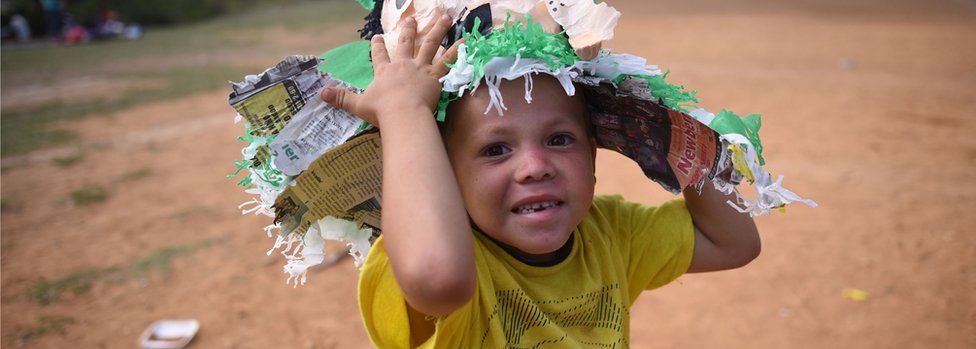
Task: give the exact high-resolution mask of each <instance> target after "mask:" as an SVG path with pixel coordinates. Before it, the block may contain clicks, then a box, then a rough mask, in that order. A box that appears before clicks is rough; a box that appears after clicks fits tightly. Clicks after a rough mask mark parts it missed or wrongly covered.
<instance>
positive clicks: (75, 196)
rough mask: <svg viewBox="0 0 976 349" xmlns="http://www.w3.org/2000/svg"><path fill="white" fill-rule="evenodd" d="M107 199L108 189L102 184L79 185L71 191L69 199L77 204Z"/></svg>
mask: <svg viewBox="0 0 976 349" xmlns="http://www.w3.org/2000/svg"><path fill="white" fill-rule="evenodd" d="M106 199H108V189H105V187H102V186H97V185H96V186H90V187H81V188H78V189H75V190H74V191H72V192H71V201H74V203H75V204H78V205H88V204H93V203H96V202H102V201H105V200H106Z"/></svg>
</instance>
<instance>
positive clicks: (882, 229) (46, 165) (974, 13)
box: [0, 0, 976, 348]
mask: <svg viewBox="0 0 976 349" xmlns="http://www.w3.org/2000/svg"><path fill="white" fill-rule="evenodd" d="M611 4H613V5H614V6H616V7H618V8H619V9H620V10H621V12H623V13H624V16H623V18H622V20H621V22H620V25H619V26H618V29H617V37H616V39H614V40H613V41H612V42H611V44H610V46H611V47H613V49H615V50H616V51H618V52H628V53H634V54H638V55H641V56H644V57H646V58H647V59H648V61H649V62H650V63H652V64H659V65H661V66H662V67H663V68H666V69H671V71H672V74H671V75H670V78H671V80H672V81H677V82H681V83H685V84H686V85H687V86H689V87H693V88H695V89H697V90H698V91H699V96H700V97H701V98H702V100H703V105H704V106H706V107H707V108H709V109H710V110H713V111H718V110H720V109H721V108H728V109H731V110H735V111H737V112H739V113H741V114H747V113H762V114H763V121H764V125H763V128H762V135H763V138H764V143H765V146H766V151H765V154H764V155H765V157H766V159H767V161H768V170H770V171H771V172H772V173H773V174H774V175H775V174H782V175H784V176H785V178H786V179H785V182H784V183H785V185H786V186H787V187H788V188H790V189H792V190H794V191H795V192H797V193H799V194H801V195H803V196H805V197H808V198H811V199H813V200H815V201H817V203H819V204H820V207H818V208H815V209H814V208H809V207H806V206H800V205H796V206H791V207H790V208H789V209H788V212H787V213H786V214H773V215H771V216H766V217H762V218H759V219H758V220H757V223H758V225H759V227H760V230H761V233H762V235H763V253H762V255H761V256H760V257H759V258H758V259H757V260H756V261H754V262H753V263H752V264H750V265H748V266H747V267H745V268H742V269H739V270H734V271H728V272H722V273H714V274H696V275H686V276H683V277H682V278H680V279H679V280H678V281H677V282H675V283H673V284H671V285H668V286H666V287H664V288H662V289H659V290H656V291H653V292H649V293H646V294H645V295H643V296H642V299H640V300H639V301H638V302H637V303H636V305H635V307H634V309H633V311H632V313H633V316H632V318H631V327H632V341H631V344H632V346H633V347H635V348H649V347H658V348H674V347H687V348H705V347H718V348H828V347H839V348H974V347H976V269H974V268H976V234H974V228H976V218H974V215H973V213H972V212H973V211H976V204H974V203H976V184H974V180H976V175H974V174H973V173H974V171H976V137H973V136H972V134H974V133H976V118H974V117H973V116H974V115H976V40H974V39H973V38H974V37H976V3H974V2H973V1H968V0H958V1H948V0H944V1H928V2H920V1H908V0H901V1H884V2H882V1H880V0H879V1H863V2H851V1H794V2H790V3H788V4H787V3H784V2H781V1H773V0H754V1H743V2H728V3H726V2H722V1H717V0H713V1H681V2H679V1H670V2H662V3H661V4H657V5H655V6H649V5H647V4H646V2H644V1H637V0H630V1H624V0H618V1H611ZM307 45H308V47H310V49H309V51H307V52H305V53H317V52H320V51H322V50H320V49H316V47H318V46H317V44H316V43H315V42H308V43H307ZM323 49H324V48H323ZM288 53H296V52H280V55H277V56H283V55H285V54H288ZM274 63H275V61H270V60H269V61H268V62H267V65H269V66H270V65H272V64H274ZM4 88H5V89H6V88H11V87H9V86H4ZM3 103H8V101H6V100H4V101H3ZM233 115H234V114H233V112H232V110H231V109H230V107H229V106H227V104H226V91H215V92H211V93H205V94H199V95H194V96H190V97H187V98H183V99H179V100H173V101H168V102H164V103H156V104H149V105H142V106H138V107H135V108H132V109H129V110H124V111H121V112H118V113H115V114H113V115H110V116H108V117H104V118H89V119H85V120H81V121H76V122H71V123H70V124H64V125H62V126H64V127H70V128H74V129H77V130H79V132H80V134H81V139H82V140H83V141H85V142H87V143H88V144H90V145H93V146H92V147H90V149H91V150H89V151H88V152H87V153H86V154H85V156H84V158H83V159H81V160H80V161H81V163H80V164H79V165H75V166H72V167H63V166H58V165H55V164H52V163H51V161H50V159H52V158H54V157H58V156H64V155H65V154H70V153H71V152H72V149H73V148H59V149H58V148H56V149H46V150H40V151H36V152H34V153H31V154H27V155H19V156H11V157H6V158H4V159H2V161H3V164H4V170H3V172H2V191H3V197H4V198H5V200H6V198H11V201H12V203H11V204H9V207H5V208H4V211H3V213H2V235H0V237H2V246H0V248H2V255H0V263H2V274H0V279H2V296H0V302H2V310H0V312H2V342H0V344H2V346H3V347H20V346H22V347H25V348H65V347H78V348H125V347H133V346H136V340H137V338H138V337H139V334H140V332H141V331H142V330H143V329H144V328H145V327H146V326H148V325H149V324H150V323H151V322H152V321H154V320H158V319H169V318H177V319H179V318H195V319H197V320H199V321H200V323H201V329H200V332H199V334H198V336H197V338H196V339H194V342H193V344H192V347H194V348H267V347H287V348H365V347H369V341H368V339H367V337H366V335H365V332H364V330H363V328H362V325H361V323H360V320H359V317H358V310H357V306H356V297H355V292H356V280H357V270H356V268H355V267H354V266H353V263H352V261H351V259H348V258H347V259H345V260H343V261H342V262H340V263H339V264H337V265H335V266H333V267H331V268H325V269H321V270H318V271H315V272H313V273H311V275H310V280H309V283H308V284H307V285H306V286H304V287H299V288H292V287H290V286H286V285H285V281H284V280H285V275H284V274H282V271H281V265H282V264H283V261H282V259H281V258H280V256H272V257H266V256H265V252H266V251H267V250H268V249H269V248H270V247H271V243H272V241H273V240H272V239H269V238H268V237H266V236H265V235H264V234H263V232H262V231H261V227H263V226H264V225H266V224H267V223H268V222H269V219H268V218H266V217H259V216H246V217H242V216H241V215H240V212H239V211H238V210H237V208H236V207H237V204H239V203H240V202H243V201H245V199H246V195H245V194H244V193H242V191H241V190H240V188H238V187H236V186H235V185H234V181H231V180H228V179H226V178H225V177H224V176H225V175H226V174H227V173H228V172H229V171H231V169H232V165H231V161H232V160H234V159H237V158H238V157H239V154H240V153H239V152H240V148H241V146H242V143H239V142H237V141H235V137H236V136H237V135H239V134H240V133H242V128H243V127H242V126H241V125H234V124H233V123H232V120H233ZM133 173H143V174H144V175H142V176H135V175H133ZM597 176H598V184H597V192H598V193H622V194H624V196H625V197H627V198H628V199H631V200H636V201H641V202H645V203H656V202H660V201H662V200H665V199H667V198H668V197H670V195H669V194H667V193H666V192H664V191H663V190H661V189H660V187H659V186H657V185H656V184H653V183H651V182H649V181H648V180H647V179H646V178H644V177H643V176H642V175H641V173H640V171H639V169H638V168H637V166H636V165H635V164H633V163H631V162H630V161H629V160H627V159H625V158H623V157H621V156H619V155H616V154H611V153H607V152H603V153H602V154H600V155H599V159H598V174H597ZM95 185H99V186H104V187H106V188H107V189H108V193H109V197H108V199H107V200H106V201H104V202H101V203H95V204H89V205H77V204H74V203H73V202H72V201H71V200H70V199H69V193H70V192H71V191H72V190H75V189H77V188H79V187H83V186H95ZM201 241H212V242H213V243H212V244H211V245H209V247H204V248H199V249H197V250H194V251H190V252H187V253H184V254H181V255H179V256H177V257H174V258H173V259H172V263H171V265H170V267H171V269H170V271H169V272H158V273H153V274H151V275H150V276H148V277H139V278H134V279H126V280H122V281H114V282H113V281H107V280H100V281H97V282H94V283H93V284H92V287H91V289H90V290H89V291H88V292H87V293H83V294H80V295H77V296H76V295H72V294H70V293H68V294H66V295H65V296H63V297H62V298H61V299H60V300H58V301H56V302H53V303H51V304H48V305H41V304H39V303H38V302H37V301H35V300H32V299H31V298H30V297H29V296H28V295H29V294H30V292H31V289H32V287H33V286H34V285H35V284H36V283H37V282H38V281H39V280H41V279H42V278H43V279H45V280H55V279H58V278H62V277H64V276H66V275H69V274H71V273H73V272H78V271H82V270H86V269H92V268H96V269H97V268H108V267H112V266H120V265H123V266H124V265H129V263H131V262H132V261H133V260H136V259H138V258H140V257H143V256H145V255H146V254H147V253H149V252H150V251H158V250H159V249H161V248H165V247H167V246H174V245H180V246H189V245H194V244H198V243H200V242H201ZM845 289H859V290H863V291H866V292H867V298H866V299H864V300H863V301H855V300H852V299H850V298H848V297H845V293H844V292H845ZM44 319H48V320H44ZM50 319H69V320H67V321H62V322H60V325H52V323H51V322H52V320H50ZM45 321H46V322H45ZM54 322H57V321H54ZM42 327H44V328H49V331H48V333H46V334H37V333H35V335H33V336H25V334H26V333H30V331H32V330H35V331H36V330H37V329H39V328H42ZM52 328H53V329H52ZM58 329H61V330H63V333H62V334H59V333H57V332H58V331H57V330H58Z"/></svg>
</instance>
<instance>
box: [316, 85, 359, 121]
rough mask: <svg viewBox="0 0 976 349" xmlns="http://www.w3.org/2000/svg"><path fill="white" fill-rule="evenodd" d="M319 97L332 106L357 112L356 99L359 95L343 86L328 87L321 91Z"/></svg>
mask: <svg viewBox="0 0 976 349" xmlns="http://www.w3.org/2000/svg"><path fill="white" fill-rule="evenodd" d="M319 97H320V98H322V100H323V101H325V102H326V103H329V104H331V105H332V106H334V107H336V108H339V109H342V110H346V111H348V112H350V113H353V114H356V111H355V110H353V109H354V108H355V107H356V100H357V99H358V98H359V97H360V96H359V95H357V94H355V93H352V92H350V91H348V90H344V89H341V88H333V87H326V88H323V89H322V91H320V92H319Z"/></svg>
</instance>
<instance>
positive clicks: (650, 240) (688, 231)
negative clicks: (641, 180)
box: [600, 196, 695, 302]
mask: <svg viewBox="0 0 976 349" xmlns="http://www.w3.org/2000/svg"><path fill="white" fill-rule="evenodd" d="M600 201H603V202H602V203H601V204H602V205H608V206H610V207H612V209H611V210H608V212H609V213H610V215H611V216H612V219H613V220H615V221H616V224H615V225H616V229H617V230H618V231H617V233H618V234H620V235H618V236H620V238H622V239H626V240H627V241H629V244H623V245H622V246H625V247H624V248H626V251H623V252H624V253H625V254H626V255H629V258H628V260H627V261H626V268H627V279H628V281H629V282H628V284H629V289H628V292H629V294H630V297H631V302H633V301H634V300H636V298H637V296H638V295H640V293H641V291H644V290H650V289H654V288H658V287H661V286H664V285H666V284H668V283H669V282H671V281H673V280H674V279H677V278H678V277H679V276H681V275H682V274H684V273H685V272H686V271H688V267H689V266H690V265H691V257H692V255H693V254H694V250H695V230H694V225H693V224H692V221H691V214H690V213H688V208H687V207H685V201H684V199H675V200H671V201H668V202H665V203H664V204H662V205H661V206H647V205H642V204H639V203H634V202H628V201H625V200H623V198H622V197H620V196H609V197H601V198H600Z"/></svg>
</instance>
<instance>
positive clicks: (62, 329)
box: [17, 316, 75, 347]
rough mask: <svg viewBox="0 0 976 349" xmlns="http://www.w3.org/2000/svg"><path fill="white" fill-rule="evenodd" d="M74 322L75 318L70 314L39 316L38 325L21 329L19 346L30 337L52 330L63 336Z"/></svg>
mask: <svg viewBox="0 0 976 349" xmlns="http://www.w3.org/2000/svg"><path fill="white" fill-rule="evenodd" d="M73 323H75V319H74V318H72V317H70V316H40V317H38V318H37V325H34V327H31V328H28V329H26V330H23V331H20V335H19V336H18V343H17V346H18V347H20V346H22V345H23V344H24V343H27V341H28V340H30V339H33V338H37V337H40V336H43V335H45V334H48V333H50V332H56V333H58V334H59V335H62V336H63V335H65V334H66V333H67V327H68V325H71V324H73Z"/></svg>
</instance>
